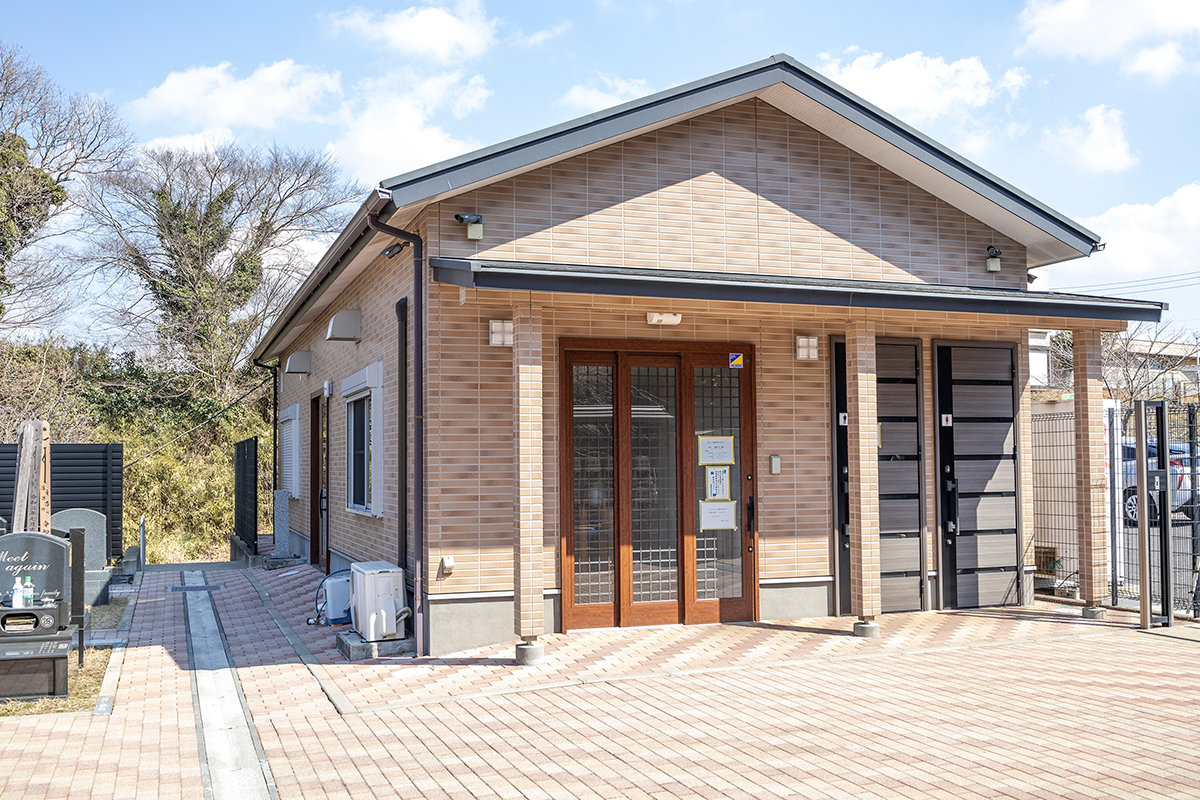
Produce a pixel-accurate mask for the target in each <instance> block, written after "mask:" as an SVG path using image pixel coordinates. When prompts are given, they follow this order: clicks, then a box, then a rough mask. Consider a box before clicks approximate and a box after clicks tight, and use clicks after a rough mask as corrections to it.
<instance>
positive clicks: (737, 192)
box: [254, 56, 1163, 654]
mask: <svg viewBox="0 0 1200 800" xmlns="http://www.w3.org/2000/svg"><path fill="white" fill-rule="evenodd" d="M1100 247H1101V243H1100V238H1099V237H1098V236H1097V235H1096V234H1094V233H1092V232H1091V231H1089V230H1087V229H1086V228H1084V227H1082V226H1081V225H1079V224H1078V223H1076V222H1073V221H1072V220H1070V219H1068V218H1066V217H1064V216H1063V215H1061V214H1059V213H1058V212H1056V211H1054V210H1053V209H1051V208H1050V207H1048V206H1047V205H1045V204H1043V203H1041V202H1039V201H1038V200H1035V199H1034V198H1032V197H1030V196H1028V195H1026V194H1024V193H1023V192H1021V191H1020V190H1018V189H1016V188H1015V187H1013V186H1010V185H1008V184H1007V183H1005V182H1004V181H1002V180H1000V179H999V178H997V177H995V176H993V175H991V174H989V173H988V172H986V171H984V170H983V169H981V168H979V167H978V166H976V165H974V164H972V163H970V162H969V161H967V160H965V159H963V158H962V157H960V156H958V155H956V154H955V153H953V152H951V151H950V150H948V149H947V148H945V147H943V146H942V145H940V144H938V143H937V142H934V141H932V140H930V139H929V138H927V137H925V136H923V135H922V134H921V133H919V132H918V131H916V130H913V129H912V128H910V127H909V126H907V125H905V124H904V123H902V122H900V121H899V120H897V119H895V118H894V117H891V116H890V115H888V114H886V113H884V112H883V111H881V110H880V109H878V108H876V107H874V106H872V105H871V104H870V103H867V102H865V101H864V100H862V99H861V98H858V97H856V96H854V95H853V94H851V93H849V92H847V91H846V90H844V89H842V88H841V87H839V86H837V85H835V84H833V83H832V82H830V81H829V80H828V79H826V78H824V77H822V76H821V75H818V74H816V73H815V72H813V71H811V70H809V69H808V68H806V67H804V66H803V65H801V64H799V63H797V62H796V61H794V60H793V59H791V58H789V57H787V56H776V57H773V58H769V59H767V60H765V61H761V62H758V63H755V64H751V65H749V66H746V67H743V68H741V69H736V70H733V71H731V72H726V73H723V74H720V75H716V76H714V77H711V78H707V79H704V80H701V81H698V82H696V83H691V84H688V85H685V86H680V87H677V88H674V89H671V90H668V91H665V92H661V93H659V94H655V95H652V96H650V97H647V98H645V99H642V100H637V101H634V102H630V103H626V104H624V105H621V106H617V107H615V108H612V109H609V110H608V111H605V112H601V113H597V114H592V115H589V116H586V117H583V118H581V119H577V120H574V121H572V122H568V123H565V124H562V125H557V126H554V127H552V128H548V129H546V130H541V131H537V132H535V133H531V134H529V135H527V136H523V137H520V138H517V139H513V140H511V141H507V142H503V143H501V144H498V145H494V146H491V147H487V148H484V149H482V150H479V151H476V152H473V153H469V154H467V155H464V156H461V157H458V158H454V159H451V160H449V161H444V162H442V163H439V164H435V165H433V166H430V167H427V168H424V169H420V170H417V171H415V172H410V173H408V174H405V175H400V176H398V177H395V178H390V179H387V180H384V181H382V182H381V183H380V184H379V186H378V188H377V189H376V191H375V192H374V193H373V194H372V195H371V196H370V197H368V198H367V199H366V200H365V201H364V202H363V204H362V206H361V207H360V208H359V209H358V211H357V213H356V214H355V216H354V218H353V219H352V220H351V221H350V223H349V224H348V225H347V226H346V228H345V230H344V231H343V232H342V234H341V235H340V236H339V237H338V239H337V240H336V241H335V242H334V244H333V246H332V247H331V248H330V249H329V251H328V252H327V253H326V254H325V256H324V257H323V258H322V259H321V260H320V262H319V263H318V264H317V266H316V268H315V269H314V271H313V272H312V274H311V275H310V276H309V278H308V279H307V280H306V281H305V282H304V284H303V285H302V286H301V287H300V288H299V290H298V291H297V292H296V294H295V296H294V298H293V299H292V300H291V302H290V304H289V305H288V306H287V308H286V309H285V311H284V312H283V314H282V315H281V316H280V317H279V319H278V320H277V321H276V322H275V323H274V325H273V326H272V327H271V328H270V330H269V331H268V333H267V334H266V335H265V337H264V338H263V339H262V341H261V342H260V343H259V344H258V346H257V348H256V350H255V352H254V357H255V358H256V359H258V360H259V361H262V362H271V361H276V362H277V363H278V365H279V369H278V380H277V392H278V402H279V408H280V413H279V430H278V436H277V438H278V440H279V445H280V446H279V458H280V462H279V463H280V470H279V472H280V484H281V487H282V488H286V489H287V491H288V493H289V500H288V512H289V514H288V518H289V520H290V523H289V527H290V529H291V530H290V534H289V535H290V539H291V541H292V544H293V548H294V551H295V552H303V553H306V554H308V555H309V556H310V558H311V560H312V562H313V563H314V564H318V565H320V567H321V568H322V569H324V570H334V569H338V568H344V567H345V566H347V565H348V564H349V563H350V562H351V561H368V560H386V561H389V562H392V563H395V564H398V565H400V566H401V567H403V568H404V569H405V570H406V572H407V576H408V580H409V585H410V597H411V603H412V610H413V621H412V626H413V629H414V635H415V638H416V645H417V648H418V652H419V653H428V654H438V653H445V652H450V651H456V650H461V649H464V648H468V647H473V646H479V645H484V644H489V643H499V642H504V641H510V640H516V639H521V640H523V641H524V642H526V643H533V644H536V640H537V637H539V636H541V635H543V634H545V633H549V632H554V631H571V630H577V629H581V628H594V627H610V626H636V625H661V624H697V623H710V622H723V621H741V620H775V619H797V618H804V617H813V616H825V615H853V616H854V617H856V618H857V623H856V625H855V630H856V632H858V633H860V634H862V635H873V634H875V633H877V631H878V626H879V625H880V624H881V622H880V615H881V614H884V613H886V612H889V611H900V610H915V609H926V610H928V609H938V608H955V607H971V606H987V605H997V604H1018V603H1025V602H1029V601H1030V599H1031V597H1032V589H1033V586H1032V580H1031V573H1032V571H1033V569H1034V550H1033V541H1032V522H1031V520H1032V496H1031V486H1032V484H1031V480H1032V469H1031V464H1030V452H1031V447H1030V439H1029V436H1030V426H1029V418H1030V377H1029V331H1030V330H1031V329H1034V330H1071V331H1073V333H1074V348H1075V354H1074V355H1075V401H1074V403H1075V409H1076V415H1077V416H1076V419H1077V426H1078V427H1077V430H1078V431H1079V432H1080V433H1079V435H1078V437H1077V439H1076V444H1075V458H1076V462H1077V470H1076V472H1077V490H1076V492H1077V499H1078V504H1077V507H1078V509H1079V536H1080V543H1081V547H1080V553H1081V558H1080V572H1081V580H1080V584H1081V592H1082V596H1083V598H1084V600H1085V601H1086V602H1087V605H1088V606H1089V607H1095V606H1097V605H1098V604H1099V603H1100V601H1101V599H1102V598H1103V596H1104V591H1105V585H1106V584H1105V571H1106V570H1105V536H1106V533H1105V530H1106V522H1105V515H1104V498H1103V489H1102V486H1103V481H1104V471H1103V449H1102V448H1103V442H1102V441H1101V437H1100V436H1099V435H1090V434H1089V431H1091V432H1092V433H1093V434H1094V433H1096V432H1098V431H1099V430H1100V429H1101V427H1102V420H1101V389H1100V385H1101V384H1100V364H1101V362H1100V334H1101V332H1102V331H1114V330H1121V329H1123V328H1124V326H1125V324H1126V321H1129V320H1146V321H1157V320H1158V319H1159V317H1160V315H1161V312H1162V309H1163V305H1162V304H1160V303H1152V302H1145V301H1136V300H1123V299H1112V298H1104V297H1090V296H1081V295H1073V294H1063V293H1055V292H1043V291H1030V289H1029V285H1028V284H1029V277H1028V275H1029V270H1030V269H1032V268H1035V267H1041V266H1046V265H1050V264H1055V263H1057V262H1061V261H1065V260H1067V259H1072V258H1079V257H1084V256H1088V255H1090V254H1092V253H1093V252H1095V251H1096V250H1098V249H1100ZM882 624H884V625H886V620H884V621H883V623H882Z"/></svg>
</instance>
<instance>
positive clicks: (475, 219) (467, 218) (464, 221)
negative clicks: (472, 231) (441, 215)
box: [454, 214, 483, 225]
mask: <svg viewBox="0 0 1200 800" xmlns="http://www.w3.org/2000/svg"><path fill="white" fill-rule="evenodd" d="M454 221H455V222H457V223H458V224H459V225H477V224H479V223H480V222H483V215H482V214H455V215H454Z"/></svg>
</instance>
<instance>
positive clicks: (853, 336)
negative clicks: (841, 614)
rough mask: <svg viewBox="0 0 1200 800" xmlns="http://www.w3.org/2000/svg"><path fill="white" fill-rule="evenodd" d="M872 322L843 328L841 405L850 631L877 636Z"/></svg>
mask: <svg viewBox="0 0 1200 800" xmlns="http://www.w3.org/2000/svg"><path fill="white" fill-rule="evenodd" d="M875 384H876V380H875V324H874V322H872V321H871V320H853V321H851V322H850V324H849V325H848V326H847V328H846V401H847V402H846V407H847V410H848V412H849V414H848V417H849V418H848V423H849V424H848V428H849V429H848V431H847V435H848V439H849V444H850V448H849V461H850V463H849V467H850V609H851V611H852V612H853V613H854V614H857V615H858V618H859V620H860V622H859V623H857V624H856V625H855V626H854V627H855V633H856V634H859V635H862V636H877V635H878V632H879V627H878V625H877V624H876V623H875V617H877V616H879V613H880V608H881V603H880V580H879V420H878V414H877V413H876V401H875Z"/></svg>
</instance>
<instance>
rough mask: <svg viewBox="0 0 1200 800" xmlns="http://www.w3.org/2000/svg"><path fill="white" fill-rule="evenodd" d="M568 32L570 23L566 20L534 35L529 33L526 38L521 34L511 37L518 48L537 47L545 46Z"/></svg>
mask: <svg viewBox="0 0 1200 800" xmlns="http://www.w3.org/2000/svg"><path fill="white" fill-rule="evenodd" d="M569 30H571V21H570V20H566V21H564V22H560V23H558V24H557V25H555V26H554V27H553V28H544V29H542V30H540V31H537V32H535V33H531V34H529V35H528V36H526V35H525V34H523V33H518V34H517V35H516V36H515V37H513V41H515V42H516V43H517V45H518V46H520V47H537V46H538V45H542V44H545V43H546V42H548V41H550V40H551V39H556V38H558V37H559V36H562V35H563V34H564V33H566V32H567V31H569Z"/></svg>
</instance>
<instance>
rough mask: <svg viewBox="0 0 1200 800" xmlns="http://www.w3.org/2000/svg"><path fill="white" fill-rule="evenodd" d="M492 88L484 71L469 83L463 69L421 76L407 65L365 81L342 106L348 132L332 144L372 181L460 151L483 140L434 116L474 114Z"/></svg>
mask: <svg viewBox="0 0 1200 800" xmlns="http://www.w3.org/2000/svg"><path fill="white" fill-rule="evenodd" d="M486 93H487V89H486V86H485V85H484V83H483V78H482V77H481V76H475V77H473V78H471V79H470V80H468V81H466V82H463V81H462V76H461V74H460V73H458V72H453V73H445V74H438V75H434V76H431V77H418V76H417V75H416V74H415V73H414V72H413V71H412V70H409V69H401V70H397V71H396V72H395V73H393V74H391V75H388V76H385V77H383V78H379V79H376V80H369V81H363V82H362V83H361V84H359V85H358V86H357V87H356V91H355V96H354V97H353V98H352V99H350V100H348V101H347V102H346V103H344V104H343V106H342V109H341V112H340V113H339V118H340V121H341V124H342V127H343V130H344V133H343V134H342V135H341V136H340V137H339V138H338V139H336V140H335V141H333V142H331V143H330V149H331V150H332V151H333V152H334V153H336V154H337V156H338V158H339V160H340V161H341V163H342V165H343V166H344V167H345V168H346V169H347V170H349V171H350V172H351V174H353V175H354V176H355V177H356V178H358V179H359V180H361V181H364V182H365V183H368V184H376V183H378V182H379V181H380V180H383V179H384V178H389V177H391V176H393V175H398V174H400V173H403V172H407V171H408V170H411V169H416V168H417V167H421V166H425V165H426V164H433V163H436V162H438V161H441V160H444V159H447V158H450V157H452V156H456V155H459V154H460V153H464V152H466V151H468V150H472V149H474V148H476V147H479V143H478V142H475V141H473V140H464V139H456V138H455V137H454V136H452V135H450V134H449V133H447V132H446V131H445V130H443V129H442V128H441V127H439V126H437V125H435V124H433V123H432V122H431V121H430V118H431V116H432V115H433V114H434V112H436V111H438V110H440V109H442V108H449V109H450V110H451V111H452V112H455V113H457V112H461V113H463V114H466V113H469V112H470V111H471V110H474V109H476V108H478V107H480V106H481V105H482V103H483V98H486Z"/></svg>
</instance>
